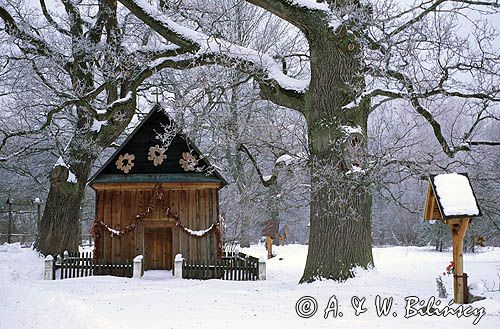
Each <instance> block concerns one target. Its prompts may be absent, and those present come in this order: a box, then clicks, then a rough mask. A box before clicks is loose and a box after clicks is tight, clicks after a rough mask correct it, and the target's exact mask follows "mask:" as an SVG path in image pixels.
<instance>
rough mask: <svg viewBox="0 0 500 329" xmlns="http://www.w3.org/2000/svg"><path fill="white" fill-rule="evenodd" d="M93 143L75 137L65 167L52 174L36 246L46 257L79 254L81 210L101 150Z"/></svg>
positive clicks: (89, 137) (55, 170) (62, 166)
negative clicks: (65, 253)
mask: <svg viewBox="0 0 500 329" xmlns="http://www.w3.org/2000/svg"><path fill="white" fill-rule="evenodd" d="M92 142H93V141H92V139H91V135H90V134H78V133H77V134H75V136H73V139H72V141H71V142H70V144H69V145H68V147H67V149H66V152H65V156H64V157H65V163H64V165H61V164H56V166H54V168H53V169H52V171H51V173H50V189H49V194H48V196H47V202H46V204H45V210H44V212H43V216H42V220H41V222H40V229H39V232H38V238H37V241H36V243H35V248H36V249H37V250H38V251H40V252H41V253H42V254H44V255H49V254H51V255H57V254H61V253H63V252H64V251H66V250H67V251H73V252H74V251H77V250H78V241H79V234H78V231H79V225H80V206H81V203H82V201H83V198H84V195H85V186H86V184H87V179H88V178H89V175H90V171H91V168H92V165H93V163H94V161H95V159H96V157H97V155H98V154H100V152H101V150H102V149H100V148H99V147H98V146H96V145H92ZM94 143H95V142H94ZM68 166H69V168H68ZM70 172H71V173H70ZM70 175H74V177H72V178H69V177H70ZM75 178H76V182H75Z"/></svg>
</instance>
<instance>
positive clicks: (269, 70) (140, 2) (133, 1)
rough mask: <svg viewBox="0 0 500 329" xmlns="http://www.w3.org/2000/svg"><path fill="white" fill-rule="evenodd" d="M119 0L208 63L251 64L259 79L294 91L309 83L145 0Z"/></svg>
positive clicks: (237, 65) (255, 52) (160, 32)
mask: <svg viewBox="0 0 500 329" xmlns="http://www.w3.org/2000/svg"><path fill="white" fill-rule="evenodd" d="M120 2H121V3H122V4H123V5H124V6H125V7H127V8H128V9H129V10H130V11H131V12H132V13H133V14H134V15H136V16H137V17H138V18H139V19H141V20H142V21H143V22H144V23H146V24H147V25H148V26H149V27H150V28H152V29H153V30H154V31H155V32H157V33H158V34H160V35H161V36H162V37H164V38H165V39H167V40H168V41H170V42H172V43H174V44H177V45H178V46H180V47H182V48H184V49H185V48H187V49H189V50H190V52H191V53H194V54H195V55H196V57H198V58H212V61H211V62H209V63H208V64H215V63H217V64H221V65H225V66H230V67H237V68H238V67H239V66H245V67H252V69H254V70H255V71H256V74H258V73H261V74H262V75H263V76H264V77H262V78H260V79H261V80H264V81H268V80H271V81H275V82H276V83H277V84H278V86H279V87H280V88H283V89H285V90H289V91H293V92H296V93H304V92H305V91H306V90H307V88H308V86H309V79H307V80H301V79H294V78H291V77H289V76H287V75H286V74H284V73H283V72H282V69H281V65H280V64H278V63H276V62H275V61H274V59H273V58H272V57H271V56H269V55H267V54H263V53H259V52H258V51H256V50H253V49H250V48H246V47H242V46H239V45H236V44H234V43H231V42H229V41H227V40H224V39H221V38H216V37H212V36H208V35H206V34H204V33H201V32H198V31H194V30H192V29H190V28H187V27H185V26H182V25H180V24H178V23H176V22H174V21H172V20H171V19H169V18H168V17H166V16H165V15H163V14H162V13H161V12H160V11H158V10H157V9H156V8H154V7H152V6H151V5H150V4H149V3H147V2H146V1H145V0H120Z"/></svg>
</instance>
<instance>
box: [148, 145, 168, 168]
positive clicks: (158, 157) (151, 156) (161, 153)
mask: <svg viewBox="0 0 500 329" xmlns="http://www.w3.org/2000/svg"><path fill="white" fill-rule="evenodd" d="M166 158H167V155H166V154H165V149H164V148H163V147H160V146H159V145H155V146H151V147H150V148H149V153H148V160H149V161H153V164H154V166H155V167H156V166H159V165H161V164H162V162H163V160H165V159H166Z"/></svg>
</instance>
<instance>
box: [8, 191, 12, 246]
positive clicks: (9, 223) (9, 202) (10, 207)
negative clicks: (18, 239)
mask: <svg viewBox="0 0 500 329" xmlns="http://www.w3.org/2000/svg"><path fill="white" fill-rule="evenodd" d="M7 204H8V205H9V207H8V210H9V222H8V223H7V243H11V235H12V200H11V199H10V198H8V199H7Z"/></svg>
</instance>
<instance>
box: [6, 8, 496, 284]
mask: <svg viewBox="0 0 500 329" xmlns="http://www.w3.org/2000/svg"><path fill="white" fill-rule="evenodd" d="M4 2H5V1H3V2H1V3H4ZM42 2H43V1H42ZM61 2H62V3H63V5H64V9H65V12H66V16H65V23H64V24H61V23H59V21H58V20H57V19H56V18H53V17H51V16H50V13H48V11H47V10H43V6H42V12H43V16H44V17H45V21H46V23H45V25H43V27H44V28H45V29H50V31H51V34H52V35H53V34H58V35H60V38H61V39H65V40H68V43H67V47H66V48H65V51H61V50H60V46H58V47H55V46H54V45H52V44H51V43H50V42H49V41H48V40H47V38H48V34H47V33H39V32H37V29H36V28H34V27H32V26H30V24H29V23H28V22H27V21H26V20H25V17H24V15H23V14H19V12H18V11H17V10H16V9H15V8H14V6H8V5H6V6H3V5H2V6H0V17H1V18H2V19H3V22H4V31H5V33H7V34H9V35H10V36H11V38H13V39H15V41H14V44H15V45H16V46H18V50H17V53H16V55H18V56H20V57H22V60H25V61H27V62H28V63H30V64H32V63H35V65H37V64H38V63H41V62H49V63H50V65H51V67H53V68H54V70H56V71H57V72H58V74H60V75H62V76H65V79H66V81H68V82H70V84H67V85H69V86H71V88H70V89H69V90H68V88H64V89H63V90H60V89H62V88H61V86H57V87H56V90H55V92H56V93H59V94H60V96H61V101H60V102H59V104H58V105H57V106H54V107H53V108H52V109H51V110H50V111H48V113H47V114H48V116H47V118H48V120H47V125H49V124H50V118H51V117H52V116H53V115H54V114H55V113H57V112H59V111H61V110H62V109H65V108H68V107H72V108H73V109H74V110H75V111H76V113H77V114H78V120H77V122H76V128H75V134H74V136H73V138H72V139H71V142H70V143H69V145H68V147H67V148H66V151H65V152H64V154H63V159H64V161H65V163H66V164H67V167H69V169H70V170H71V171H73V172H74V174H75V175H76V177H77V179H78V184H77V185H76V186H72V185H70V184H68V182H67V180H68V179H67V177H68V170H67V168H66V167H64V166H56V167H55V168H54V169H53V171H52V175H51V190H50V192H49V199H48V203H47V208H48V210H47V211H46V213H45V214H44V220H43V222H44V224H43V226H44V227H45V228H44V230H45V231H42V237H41V239H40V241H39V244H38V248H39V249H40V250H41V251H43V252H52V251H54V250H55V251H56V252H57V251H60V250H61V248H62V247H66V246H68V245H72V247H73V248H75V247H76V245H75V244H74V242H73V240H71V239H72V234H67V233H68V232H72V231H71V230H70V229H72V228H73V226H72V224H71V223H72V221H73V220H74V217H77V214H76V212H77V211H76V210H75V209H78V205H79V203H80V201H81V197H82V191H83V187H84V185H85V181H86V179H87V177H88V175H89V171H90V167H91V165H92V163H93V161H94V160H95V158H96V157H97V156H98V155H99V153H100V152H101V151H102V149H103V148H104V147H106V146H107V145H109V143H110V142H111V141H112V140H113V139H114V138H115V137H116V136H117V134H119V132H120V131H121V130H123V127H125V126H126V124H127V123H128V122H129V121H130V118H131V116H132V114H133V111H134V107H135V96H136V91H137V88H138V87H139V86H140V85H141V83H142V82H144V80H145V79H147V78H149V77H150V76H152V75H153V74H154V73H155V72H158V71H160V70H163V69H167V68H174V69H189V68H193V67H197V66H203V65H221V66H226V67H228V68H232V69H236V70H238V71H240V72H243V73H245V74H248V75H249V76H251V77H252V78H253V79H254V80H255V81H256V82H257V83H258V86H259V89H260V95H261V97H262V98H263V99H266V100H269V101H271V102H273V103H275V104H278V105H281V106H285V107H288V108H290V109H294V110H296V111H299V112H300V113H302V114H303V115H304V117H305V119H306V122H307V125H308V143H309V168H310V173H311V206H310V211H311V213H310V218H311V230H310V239H309V253H308V257H307V263H306V267H305V270H304V275H303V277H302V279H301V281H302V282H310V281H314V280H318V279H334V280H345V279H347V278H349V277H352V276H353V275H354V273H353V271H352V269H353V268H354V267H356V266H360V267H363V268H367V267H369V266H371V265H372V264H373V257H372V252H371V223H370V208H371V194H370V189H369V182H370V179H369V174H370V169H371V162H370V161H369V157H368V155H367V154H368V153H367V121H368V117H369V115H370V113H371V112H373V111H374V110H376V109H378V108H380V105H381V104H385V103H387V102H389V101H391V100H401V101H403V102H405V104H406V105H407V106H408V108H411V109H412V110H414V111H416V113H418V114H419V115H420V116H422V117H423V118H424V119H425V120H426V122H427V123H428V124H429V125H430V127H431V128H432V131H433V134H434V136H435V138H436V139H437V140H438V142H439V144H440V146H441V148H442V151H443V152H444V153H445V154H446V155H447V156H449V157H453V156H455V154H457V153H458V152H462V151H467V150H469V149H470V147H471V144H472V143H471V141H470V138H469V137H470V136H472V134H473V132H474V130H475V129H476V127H477V125H478V122H481V121H484V120H489V119H490V118H491V117H493V116H494V115H493V114H492V107H493V106H494V105H492V104H495V103H497V102H498V101H499V100H500V98H499V88H498V86H499V83H498V70H499V69H498V67H499V58H498V55H497V54H498V51H495V46H494V45H493V44H492V40H493V39H494V37H495V33H496V31H495V29H494V28H493V27H492V26H491V24H490V25H488V23H487V21H484V20H481V19H479V18H476V19H474V17H473V16H474V14H475V15H478V13H480V14H481V15H484V16H486V15H488V14H494V13H496V11H497V10H498V8H499V7H500V5H499V4H498V3H497V2H493V1H468V0H448V1H447V0H438V1H425V0H424V1H421V2H418V3H417V4H416V5H415V6H410V7H407V8H399V7H398V6H397V5H396V4H395V3H393V2H390V1H384V2H382V1H379V2H374V3H367V2H365V1H359V0H351V1H347V0H336V1H334V0H325V1H317V2H316V1H313V0H246V2H248V3H251V4H253V5H256V6H258V7H260V8H262V9H263V10H266V11H268V12H270V13H272V14H274V15H276V16H278V17H280V18H281V19H283V20H285V21H286V22H288V23H289V24H290V26H291V27H293V28H296V29H298V30H300V31H301V32H302V33H303V35H304V38H305V39H306V40H307V43H308V48H309V49H308V54H307V56H308V59H309V65H310V76H309V77H302V76H297V77H294V76H293V74H294V73H293V72H294V71H293V70H292V69H290V68H288V67H286V65H284V64H286V63H287V62H286V59H285V57H284V56H281V60H280V59H275V58H273V57H272V56H270V55H269V54H266V53H265V52H260V51H256V50H253V49H249V48H248V47H243V46H241V45H238V44H236V43H234V42H230V41H228V40H226V39H225V38H224V36H221V35H214V34H211V33H207V32H205V31H204V29H203V26H202V25H200V24H199V22H197V21H196V20H191V19H190V17H189V16H186V15H182V12H178V11H177V10H176V5H175V4H176V3H177V1H159V3H156V2H153V3H154V4H153V5H151V4H150V3H148V2H146V1H143V0H119V2H120V3H121V4H123V5H124V6H125V7H126V8H127V9H128V11H129V12H122V11H117V2H116V1H114V0H101V1H98V4H94V3H93V2H92V1H89V4H90V7H92V10H90V11H89V10H88V9H87V8H88V6H83V2H85V1H82V2H80V3H78V4H77V3H75V2H73V1H70V0H61ZM185 3H189V5H190V6H191V7H194V8H196V7H200V8H201V6H202V5H203V2H200V1H194V0H193V1H185ZM87 5H88V4H87ZM82 12H84V13H85V14H88V15H90V17H91V18H92V19H91V20H90V21H89V20H88V19H86V17H83V16H82ZM118 12H119V13H120V14H118ZM130 13H131V14H132V15H133V17H136V18H138V19H139V20H140V21H141V22H142V23H144V25H145V26H147V27H148V28H149V29H150V30H151V31H153V32H154V33H153V34H151V33H146V31H145V30H144V29H145V27H144V25H141V24H137V21H136V20H135V19H134V18H133V17H131V15H130ZM464 16H465V17H466V19H469V20H470V21H471V22H472V27H471V29H472V32H471V36H466V37H460V24H459V22H460V19H462V17H464ZM126 27H131V30H127V29H126ZM125 31H128V32H130V31H132V33H131V34H124V32H125ZM148 31H149V30H148ZM141 33H142V35H141ZM141 36H142V38H140V37H141ZM138 39H141V40H143V43H142V45H143V46H144V48H145V49H136V48H137V47H135V44H134V43H133V42H132V41H137V40H138ZM164 43H166V44H164ZM132 44H134V46H130V45H132ZM159 45H161V46H159ZM38 71H40V70H38ZM38 78H39V80H40V81H42V82H43V81H44V80H47V78H46V75H44V72H41V74H40V75H39V77H38ZM61 85H62V86H64V84H61ZM444 98H456V99H459V100H461V101H464V102H471V103H474V102H480V103H481V104H484V105H485V106H483V107H481V108H480V109H479V110H477V111H476V113H475V120H474V121H473V122H472V123H471V126H470V127H469V128H468V129H466V130H465V131H464V132H463V136H462V138H461V141H460V142H459V143H453V141H450V140H449V139H447V138H446V133H444V132H443V130H442V128H441V124H440V123H439V122H438V120H437V118H436V116H435V111H436V109H438V108H439V107H438V105H439V102H440V100H443V99H444ZM483 108H484V110H482V109H483ZM93 120H99V121H100V122H102V121H105V120H106V121H105V122H106V124H105V125H104V126H103V127H102V129H100V130H99V131H96V130H95V129H94V130H93V129H92V127H93V122H94V121H93ZM43 128H44V127H41V128H40V129H43ZM4 135H5V137H4V141H5V140H7V139H9V138H11V136H15V135H13V134H10V133H8V132H6V133H4ZM64 168H66V169H64ZM61 200H64V201H65V203H64V205H63V206H59V207H58V206H57V204H58V202H60V201H61ZM62 232H64V233H62ZM51 234H56V235H57V237H54V236H51ZM55 238H56V239H59V240H57V243H55ZM68 239H69V240H68ZM70 240H71V241H70ZM59 241H60V242H61V243H60V244H58V243H59ZM49 245H50V247H49ZM52 246H54V247H52Z"/></svg>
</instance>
